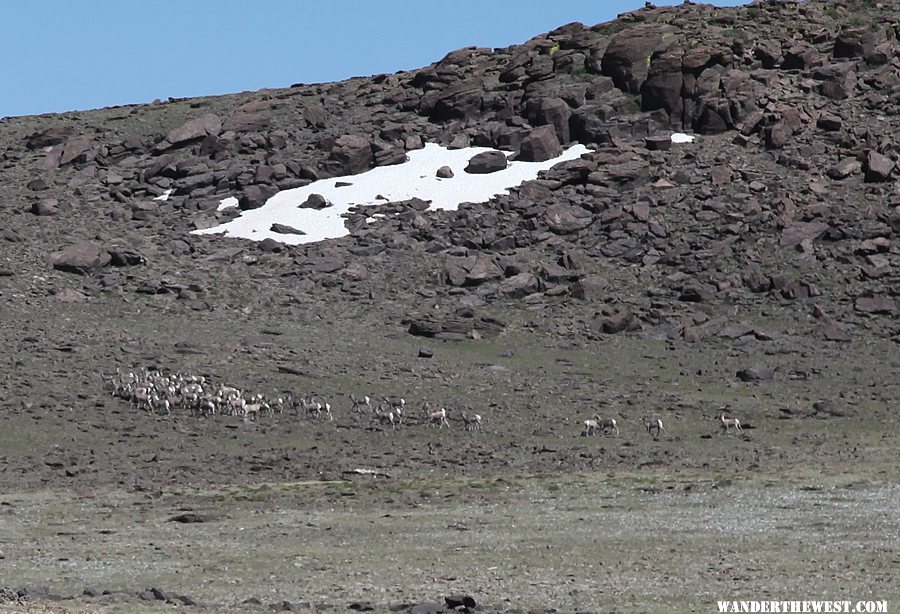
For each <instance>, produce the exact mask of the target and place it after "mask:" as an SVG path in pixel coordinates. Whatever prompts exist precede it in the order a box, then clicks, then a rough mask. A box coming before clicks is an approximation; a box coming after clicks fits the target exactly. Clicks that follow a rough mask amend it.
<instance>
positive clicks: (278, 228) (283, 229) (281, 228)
mask: <svg viewBox="0 0 900 614" xmlns="http://www.w3.org/2000/svg"><path fill="white" fill-rule="evenodd" d="M269 230H270V231H271V232H277V233H278V234H282V235H305V234H306V233H305V232H303V231H302V230H300V229H299V228H294V227H293V226H288V225H287V224H279V223H277V222H276V223H274V224H272V225H271V226H270V227H269Z"/></svg>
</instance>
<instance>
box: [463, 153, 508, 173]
mask: <svg viewBox="0 0 900 614" xmlns="http://www.w3.org/2000/svg"><path fill="white" fill-rule="evenodd" d="M508 163H509V162H508V160H507V158H506V154H505V153H503V152H502V151H485V152H482V153H480V154H476V155H474V156H473V157H472V158H471V159H470V160H469V164H468V165H467V166H466V168H465V171H466V172H467V173H469V174H472V175H485V174H487V173H495V172H497V171H502V170H503V169H505V168H506V167H507V165H508Z"/></svg>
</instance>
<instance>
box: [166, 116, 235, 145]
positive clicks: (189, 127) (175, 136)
mask: <svg viewBox="0 0 900 614" xmlns="http://www.w3.org/2000/svg"><path fill="white" fill-rule="evenodd" d="M221 130H222V120H221V119H220V118H219V116H218V115H215V114H213V113H208V114H206V115H203V116H201V117H198V118H196V119H192V120H190V121H188V122H185V123H184V124H182V125H181V126H179V127H178V128H175V129H174V130H172V131H171V132H169V134H168V135H166V141H168V142H169V144H170V145H173V146H174V145H181V144H184V143H187V142H190V141H196V140H198V139H202V138H206V137H207V136H216V135H218V134H219V132H220V131H221Z"/></svg>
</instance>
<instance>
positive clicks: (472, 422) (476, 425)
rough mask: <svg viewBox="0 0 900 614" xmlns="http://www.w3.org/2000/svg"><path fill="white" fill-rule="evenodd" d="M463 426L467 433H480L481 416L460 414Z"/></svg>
mask: <svg viewBox="0 0 900 614" xmlns="http://www.w3.org/2000/svg"><path fill="white" fill-rule="evenodd" d="M462 420H463V425H464V426H465V429H466V430H467V431H480V430H481V416H480V415H478V414H472V415H471V416H469V415H467V414H466V412H463V413H462Z"/></svg>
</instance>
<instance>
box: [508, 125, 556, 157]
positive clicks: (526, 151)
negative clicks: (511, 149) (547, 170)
mask: <svg viewBox="0 0 900 614" xmlns="http://www.w3.org/2000/svg"><path fill="white" fill-rule="evenodd" d="M560 154H562V147H561V146H560V144H559V139H558V138H556V132H555V131H554V129H553V128H552V127H551V126H540V127H538V128H535V129H534V130H532V131H531V133H530V134H529V135H528V136H526V137H525V138H524V139H523V140H522V145H521V148H520V151H519V156H518V158H517V159H518V160H522V161H524V162H545V161H547V160H550V159H552V158H555V157H557V156H559V155H560Z"/></svg>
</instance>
